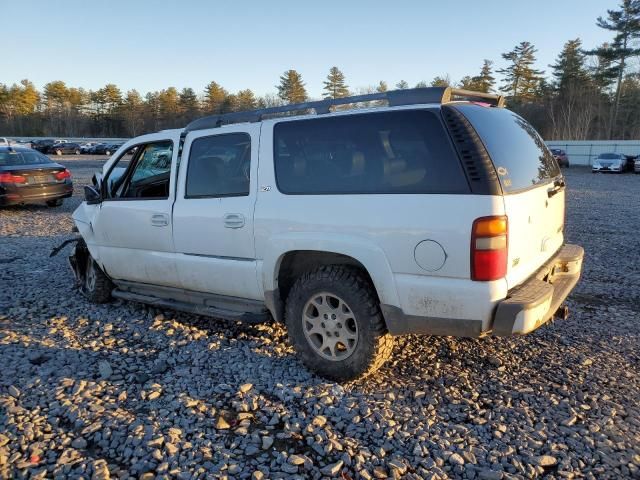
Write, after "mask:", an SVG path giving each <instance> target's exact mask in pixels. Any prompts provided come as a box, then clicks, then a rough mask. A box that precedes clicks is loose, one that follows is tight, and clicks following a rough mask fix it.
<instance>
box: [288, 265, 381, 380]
mask: <svg viewBox="0 0 640 480" xmlns="http://www.w3.org/2000/svg"><path fill="white" fill-rule="evenodd" d="M285 321H286V325H287V330H288V334H289V339H290V341H291V343H292V344H293V346H294V348H295V350H296V353H297V354H298V356H299V357H300V359H301V360H302V362H303V363H304V364H305V365H306V366H307V367H308V368H309V369H311V370H313V371H314V372H316V373H318V374H319V375H321V376H322V377H325V378H328V379H330V380H335V381H347V380H353V379H355V378H360V377H366V376H367V375H369V374H371V373H373V372H374V371H376V370H377V369H378V368H380V366H382V364H383V363H384V362H385V361H386V360H387V359H388V358H389V356H390V355H391V351H392V349H393V338H392V337H391V335H389V334H388V333H387V330H386V327H385V324H384V319H383V318H382V314H381V312H380V307H379V305H378V300H377V298H376V294H375V291H374V289H373V287H372V286H371V284H370V282H369V281H368V280H367V279H366V278H365V277H364V275H362V273H360V272H359V271H358V270H355V269H353V268H348V267H343V266H336V265H330V266H325V267H321V268H319V269H317V270H314V271H312V272H309V273H306V274H304V275H303V276H301V277H300V278H299V279H298V280H297V281H296V283H295V284H294V286H293V287H292V289H291V292H290V293H289V297H288V298H287V305H286V312H285Z"/></svg>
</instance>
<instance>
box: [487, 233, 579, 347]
mask: <svg viewBox="0 0 640 480" xmlns="http://www.w3.org/2000/svg"><path fill="white" fill-rule="evenodd" d="M583 257H584V250H583V248H582V247H580V246H579V245H565V246H563V247H562V248H561V249H560V250H559V251H558V253H557V254H556V255H555V256H554V257H553V258H552V259H551V260H549V262H547V263H546V264H545V265H544V266H543V267H542V268H541V269H540V270H538V272H536V274H535V275H534V276H533V277H531V278H530V279H529V280H527V281H526V282H525V283H523V284H522V285H520V286H518V287H516V288H514V289H513V290H512V291H510V292H509V296H508V297H507V298H506V299H505V300H503V301H501V302H500V303H499V304H498V306H497V307H496V313H495V317H494V320H493V332H492V333H493V334H494V335H498V336H508V335H523V334H526V333H529V332H532V331H533V330H535V329H536V328H538V327H540V326H541V325H543V324H545V323H546V322H548V321H549V320H550V319H551V318H552V317H553V315H554V314H555V312H556V311H557V310H558V308H559V307H560V306H561V305H562V303H563V302H564V300H565V299H566V298H567V296H568V295H569V293H571V290H573V287H575V285H576V283H578V280H579V279H580V273H581V271H582V259H583Z"/></svg>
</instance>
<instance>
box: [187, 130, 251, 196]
mask: <svg viewBox="0 0 640 480" xmlns="http://www.w3.org/2000/svg"><path fill="white" fill-rule="evenodd" d="M250 172H251V137H250V136H249V135H248V134H246V133H229V134H223V135H215V136H211V137H201V138H197V139H195V140H194V141H193V143H192V144H191V150H190V153H189V165H188V167H187V184H186V195H185V197H186V198H211V197H238V196H246V195H249V184H250Z"/></svg>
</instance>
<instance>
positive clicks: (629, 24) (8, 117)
mask: <svg viewBox="0 0 640 480" xmlns="http://www.w3.org/2000/svg"><path fill="white" fill-rule="evenodd" d="M596 25H597V26H598V27H600V28H603V29H606V30H608V31H610V32H611V34H612V39H611V41H610V42H607V43H604V44H602V45H599V46H596V47H593V48H584V46H583V45H582V41H581V40H580V39H579V38H576V39H571V40H568V41H567V42H566V43H565V44H564V47H563V48H562V51H561V52H560V53H559V54H558V56H557V59H556V61H555V63H554V64H552V65H549V67H550V69H551V71H550V75H547V76H545V71H544V70H541V69H539V68H537V67H536V64H537V59H536V53H537V50H536V48H535V46H534V45H533V44H531V43H530V42H526V41H523V42H521V43H519V44H518V45H516V46H515V47H514V48H513V49H512V50H510V51H508V52H505V53H503V54H502V60H503V61H504V66H503V67H502V68H499V69H497V70H496V69H495V68H494V62H493V61H491V60H484V62H483V63H482V66H481V67H480V68H479V70H478V72H477V74H476V75H468V76H464V77H463V78H462V79H460V80H459V81H458V82H453V81H452V80H451V78H450V77H449V75H446V74H445V75H440V76H437V77H435V78H433V79H432V80H431V81H429V82H427V81H422V82H419V83H418V84H416V85H415V87H428V86H455V87H459V88H464V89H469V90H476V91H481V92H500V93H502V94H504V95H505V96H506V98H507V105H508V106H509V108H511V109H512V110H514V111H516V112H517V113H519V114H520V115H522V116H523V117H524V118H526V119H527V120H529V121H530V122H531V123H532V124H533V125H534V126H535V127H536V128H537V129H538V131H540V132H541V133H542V135H543V136H544V137H545V138H547V139H562V140H583V139H638V138H640V70H638V68H637V63H634V62H637V60H638V59H639V58H640V48H638V44H639V40H640V0H621V3H620V5H619V7H618V9H614V10H607V16H606V17H599V18H598V19H597V21H596ZM634 65H635V67H634ZM496 74H500V75H501V78H502V79H501V81H500V82H498V81H497V79H496ZM323 85H324V86H323V91H322V96H323V97H324V98H341V97H346V96H349V95H352V94H363V93H373V92H384V91H386V90H388V89H389V86H388V85H387V83H386V82H385V81H379V82H378V83H377V84H375V85H371V86H368V87H363V88H358V89H355V90H352V89H350V88H349V86H348V85H347V81H346V78H345V75H344V73H343V72H342V71H341V70H340V69H339V68H338V67H335V66H334V67H332V68H331V69H330V70H329V72H328V75H327V77H326V79H325V81H324V83H323ZM393 88H396V89H406V88H410V85H409V84H408V83H407V82H406V81H404V80H401V81H400V82H398V83H397V84H395V85H394V86H393ZM309 98H310V97H309V94H308V92H307V88H306V84H305V82H304V80H303V78H302V75H301V74H300V73H299V72H298V71H296V70H293V69H291V70H287V71H286V72H284V73H283V74H282V76H281V77H280V79H279V82H278V84H277V85H276V92H275V93H274V94H268V95H264V96H257V95H256V94H255V93H254V92H253V91H251V90H250V89H244V90H239V91H236V92H230V91H228V90H227V89H225V88H224V87H223V86H222V85H220V84H218V83H216V82H215V81H212V82H211V83H209V84H208V85H207V86H206V87H205V89H204V91H203V92H200V93H199V94H198V93H196V91H195V90H194V89H192V88H183V89H182V90H178V89H176V88H175V87H168V88H166V89H163V90H160V91H155V92H149V93H147V94H146V95H144V96H142V95H141V94H140V93H139V92H138V91H137V90H129V91H127V92H122V91H121V90H120V89H119V88H118V86H117V85H114V84H107V85H105V86H104V87H103V88H100V89H98V90H95V91H92V90H85V89H83V88H77V87H71V86H68V85H66V84H65V83H64V82H62V81H59V80H56V81H52V82H50V83H47V84H46V85H45V86H44V88H43V89H42V91H39V90H38V89H36V87H35V86H34V84H33V83H32V82H31V81H29V80H26V79H25V80H22V81H21V82H20V83H19V84H13V85H10V86H9V85H5V84H2V83H0V133H2V134H3V135H8V136H74V137H131V136H136V135H141V134H143V133H148V132H153V131H157V130H161V129H166V128H177V127H181V126H184V125H185V124H186V123H187V122H189V121H191V120H193V119H195V118H198V117H200V116H203V115H208V114H220V113H229V112H238V111H244V110H252V109H256V108H264V107H271V106H278V105H283V104H289V103H299V102H303V101H305V100H308V99H309Z"/></svg>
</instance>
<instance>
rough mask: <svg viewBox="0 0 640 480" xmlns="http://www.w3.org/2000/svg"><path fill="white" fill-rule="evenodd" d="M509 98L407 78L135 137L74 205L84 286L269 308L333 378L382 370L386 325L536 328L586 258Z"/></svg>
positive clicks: (98, 291)
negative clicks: (422, 85)
mask: <svg viewBox="0 0 640 480" xmlns="http://www.w3.org/2000/svg"><path fill="white" fill-rule="evenodd" d="M382 101H386V102H387V103H388V106H377V107H373V108H366V109H365V108H360V109H353V110H339V111H335V112H331V111H330V110H331V108H330V107H332V106H335V105H339V104H348V103H357V104H359V105H360V106H362V105H363V104H364V103H365V102H370V103H369V104H373V105H379V104H380V103H381V102H382ZM502 106H503V99H502V97H498V96H495V95H490V94H481V93H476V92H468V91H461V90H453V89H450V88H426V89H415V90H402V91H394V92H386V93H380V94H373V95H364V96H358V97H350V98H347V99H337V100H330V101H320V102H310V103H306V104H299V105H290V106H287V107H275V108H270V109H265V110H259V111H252V112H240V113H234V114H227V115H219V116H213V117H206V118H203V119H200V120H197V121H195V122H192V123H191V124H190V125H188V126H187V127H186V128H185V129H179V130H166V131H162V132H159V133H154V134H151V135H143V136H141V137H137V138H134V139H132V140H129V141H128V142H127V143H125V144H124V145H123V146H122V147H121V148H119V149H118V151H117V152H116V153H115V154H114V155H113V156H112V157H111V159H110V160H109V161H108V162H107V163H106V164H105V165H104V167H103V169H102V171H101V172H99V173H98V174H97V175H96V177H95V185H94V187H90V186H88V187H85V198H86V201H85V202H83V203H82V204H81V206H80V207H79V208H78V209H77V210H76V211H75V212H74V214H73V218H74V220H75V223H76V225H77V228H78V229H79V232H80V234H81V237H82V238H81V239H79V240H80V241H79V242H78V244H77V245H76V247H75V250H74V252H73V254H72V255H71V257H70V261H71V264H72V267H73V269H74V272H75V274H76V277H77V279H78V281H79V284H80V285H81V290H82V291H83V292H84V293H85V295H86V296H87V297H88V298H89V299H91V300H93V301H96V302H104V301H107V300H108V299H109V298H110V297H111V296H113V297H118V298H123V299H127V300H133V301H139V302H144V303H147V304H151V305H155V306H158V307H168V308H175V309H178V310H184V311H190V312H195V313H198V314H203V315H210V316H214V317H222V318H228V319H243V320H248V321H262V320H265V319H268V318H270V317H273V318H274V319H275V320H276V321H279V322H285V323H286V326H287V328H288V331H289V336H290V339H291V342H292V343H293V345H294V346H295V348H296V351H297V352H298V354H299V356H300V357H301V359H302V360H303V362H304V363H305V364H306V365H307V366H308V367H310V368H311V369H313V370H315V371H316V372H318V373H319V374H321V375H323V376H325V377H327V378H331V379H336V380H348V379H352V378H356V377H359V376H363V375H366V374H367V373H369V372H371V371H373V370H375V369H376V368H377V367H379V366H380V365H381V364H382V363H383V362H384V360H385V359H386V358H388V357H389V355H390V353H391V347H392V337H393V336H395V335H403V334H410V333H420V334H428V335H456V336H468V337H478V336H482V335H486V334H490V333H491V334H494V335H513V334H525V333H528V332H531V331H532V330H534V329H536V328H538V327H539V326H541V325H542V324H544V323H545V322H547V321H548V320H549V319H550V318H551V317H552V316H553V315H554V314H556V312H558V311H566V309H562V308H561V304H562V302H563V300H564V299H565V298H566V296H567V295H568V294H569V292H570V291H571V289H572V288H573V287H574V285H575V284H576V282H577V281H578V278H579V276H580V270H581V265H582V257H583V250H582V248H581V247H578V246H575V245H564V240H563V225H564V216H565V192H564V190H565V184H564V179H563V176H562V174H561V172H560V170H559V168H558V165H557V163H556V161H555V160H554V159H553V156H552V155H551V153H550V152H549V150H548V149H547V148H546V146H545V144H544V143H543V141H542V139H541V138H540V136H539V135H538V134H537V133H536V131H535V130H534V129H533V127H531V125H529V124H528V123H527V122H526V121H524V120H523V119H522V118H520V117H519V116H517V115H516V114H514V113H512V112H510V111H508V110H506V109H504V108H501V107H502ZM311 109H313V110H315V114H308V113H306V112H308V111H309V110H311ZM300 112H302V113H305V114H303V115H292V114H294V113H300ZM283 113H284V114H285V115H284V116H282V115H281V116H279V117H277V118H274V115H277V114H283ZM286 114H288V115H286ZM266 117H271V118H266ZM133 149H135V151H134V153H133V156H131V155H128V154H129V153H130V152H131V151H132V150H133Z"/></svg>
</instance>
